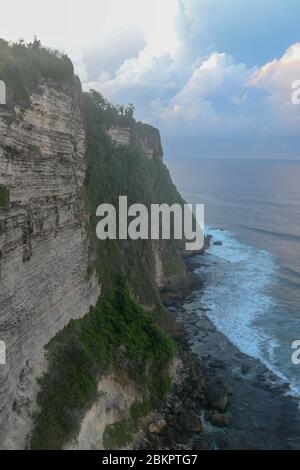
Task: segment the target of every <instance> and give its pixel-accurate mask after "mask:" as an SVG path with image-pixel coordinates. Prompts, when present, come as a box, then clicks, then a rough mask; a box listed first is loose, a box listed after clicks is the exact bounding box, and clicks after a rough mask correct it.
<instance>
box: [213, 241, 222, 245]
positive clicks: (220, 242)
mask: <svg viewBox="0 0 300 470" xmlns="http://www.w3.org/2000/svg"><path fill="white" fill-rule="evenodd" d="M214 245H216V246H221V245H223V242H222V241H221V240H216V241H215V242H214Z"/></svg>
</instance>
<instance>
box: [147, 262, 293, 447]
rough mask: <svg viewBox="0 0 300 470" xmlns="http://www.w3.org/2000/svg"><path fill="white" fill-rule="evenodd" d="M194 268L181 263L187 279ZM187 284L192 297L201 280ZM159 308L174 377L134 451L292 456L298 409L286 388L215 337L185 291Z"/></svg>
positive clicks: (196, 303) (223, 339) (219, 336)
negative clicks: (169, 324) (167, 320)
mask: <svg viewBox="0 0 300 470" xmlns="http://www.w3.org/2000/svg"><path fill="white" fill-rule="evenodd" d="M195 261H197V262H198V263H201V257H194V258H191V259H190V260H189V262H188V266H189V270H190V271H191V272H193V269H194V268H195V267H196V265H195ZM197 277H198V276H197ZM193 279H194V280H193V282H192V290H194V291H195V290H196V289H197V290H198V291H199V289H201V287H200V286H201V284H202V282H201V279H200V278H199V277H198V285H197V280H196V279H195V278H194V277H193ZM183 292H184V293H185V294H186V290H185V289H184V290H183ZM165 301H166V304H167V308H168V310H169V312H170V313H171V314H172V317H173V319H174V325H173V328H172V329H173V332H172V334H173V337H174V339H175V340H176V342H177V344H178V346H179V351H180V353H179V355H180V358H181V360H182V370H181V373H180V380H179V381H178V382H177V383H176V385H175V386H174V388H173V392H172V394H171V395H170V396H169V397H168V400H167V402H166V403H165V404H164V405H163V406H162V408H161V410H159V413H158V414H157V415H156V417H155V418H153V420H152V422H151V423H150V425H149V423H147V425H146V426H144V429H143V431H142V433H141V435H140V437H139V448H144V449H193V450H201V449H207V450H209V449H211V450H216V449H220V450H223V449H237V450H238V449H249V450H251V449H253V450H254V449H258V450H259V449H262V450H267V449H274V450H275V449H299V448H300V411H299V402H298V400H297V399H295V398H293V397H291V396H287V391H288V385H287V384H282V383H280V382H279V380H278V379H277V377H275V376H274V374H272V373H271V372H270V371H269V370H268V369H267V368H266V367H265V366H263V365H262V364H261V363H260V362H259V361H257V360H255V359H252V358H251V357H249V356H247V355H245V354H243V353H242V352H240V351H239V350H238V349H237V348H236V347H235V346H234V345H233V344H231V343H230V342H229V340H228V339H227V338H226V337H225V336H224V335H223V334H222V333H220V332H218V331H217V330H216V328H215V326H214V325H213V324H212V322H211V321H210V320H209V319H208V318H207V316H206V315H205V308H204V307H203V308H201V306H200V305H199V299H198V298H197V299H196V298H195V295H193V293H191V291H190V292H189V294H188V295H187V296H186V295H184V298H182V299H181V300H179V298H178V297H177V298H176V297H173V296H172V295H171V297H169V298H167V297H165Z"/></svg>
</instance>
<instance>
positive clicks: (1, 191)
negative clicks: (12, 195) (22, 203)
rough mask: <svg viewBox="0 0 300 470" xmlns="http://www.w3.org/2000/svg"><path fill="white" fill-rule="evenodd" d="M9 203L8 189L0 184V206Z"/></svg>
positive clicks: (6, 205)
mask: <svg viewBox="0 0 300 470" xmlns="http://www.w3.org/2000/svg"><path fill="white" fill-rule="evenodd" d="M8 205H9V190H8V189H7V188H6V187H5V186H3V185H2V184H0V208H1V207H4V208H6V207H8Z"/></svg>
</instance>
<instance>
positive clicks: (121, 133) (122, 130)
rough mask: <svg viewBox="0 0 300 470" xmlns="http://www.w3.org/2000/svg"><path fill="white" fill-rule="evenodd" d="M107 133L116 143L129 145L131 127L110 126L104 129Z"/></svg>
mask: <svg viewBox="0 0 300 470" xmlns="http://www.w3.org/2000/svg"><path fill="white" fill-rule="evenodd" d="M106 133H107V135H109V137H110V138H111V140H112V141H113V142H114V143H115V144H117V145H129V143H130V138H131V129H130V128H127V127H120V126H118V127H111V128H110V129H108V130H107V131H106Z"/></svg>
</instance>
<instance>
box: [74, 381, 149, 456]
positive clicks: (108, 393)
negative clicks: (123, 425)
mask: <svg viewBox="0 0 300 470" xmlns="http://www.w3.org/2000/svg"><path fill="white" fill-rule="evenodd" d="M98 391H99V398H98V400H97V401H96V402H95V403H94V404H93V406H92V407H91V408H90V410H88V412H87V413H86V414H85V416H84V418H83V420H82V422H81V425H80V431H79V434H78V436H77V437H76V439H74V440H73V441H72V442H70V443H69V444H68V445H67V446H66V449H67V450H103V449H104V443H103V436H104V432H105V429H106V427H107V426H109V425H111V424H114V423H117V422H121V421H122V420H124V419H128V417H129V408H130V406H131V405H132V404H133V403H134V402H136V401H141V400H142V398H143V396H142V393H141V391H140V390H138V388H137V386H136V384H135V383H134V382H133V381H132V380H130V379H129V378H128V377H125V376H124V377H120V376H119V377H117V378H116V377H115V376H113V375H111V376H103V377H102V378H101V379H100V381H99V383H98Z"/></svg>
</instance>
